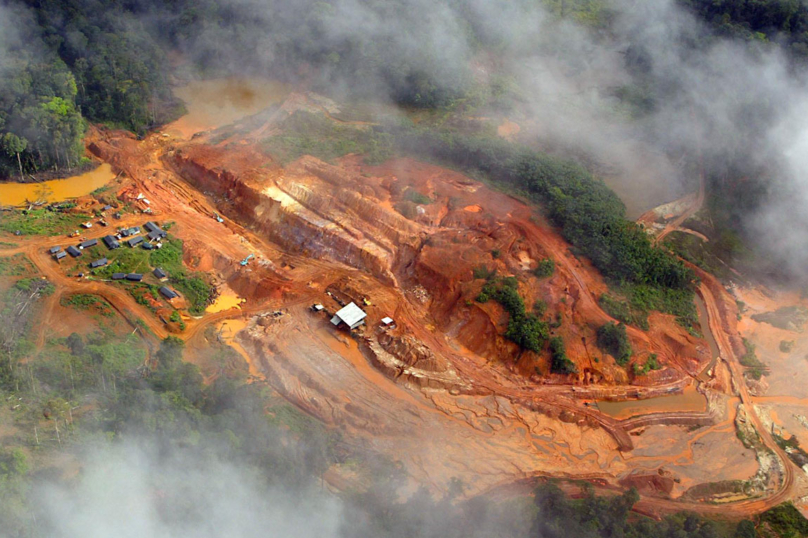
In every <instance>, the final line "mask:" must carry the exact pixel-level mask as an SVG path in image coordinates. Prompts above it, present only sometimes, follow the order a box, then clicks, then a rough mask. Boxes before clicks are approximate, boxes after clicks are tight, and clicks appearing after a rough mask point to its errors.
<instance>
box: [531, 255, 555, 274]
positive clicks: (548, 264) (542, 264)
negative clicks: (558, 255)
mask: <svg viewBox="0 0 808 538" xmlns="http://www.w3.org/2000/svg"><path fill="white" fill-rule="evenodd" d="M553 273H555V261H553V259H552V258H543V259H541V260H539V264H538V265H537V266H536V268H535V269H534V270H533V274H534V275H536V276H537V277H538V278H549V277H551V276H553Z"/></svg>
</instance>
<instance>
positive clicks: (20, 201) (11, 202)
mask: <svg viewBox="0 0 808 538" xmlns="http://www.w3.org/2000/svg"><path fill="white" fill-rule="evenodd" d="M114 178H115V173H114V172H113V171H112V167H111V166H110V165H109V164H107V163H104V164H102V165H101V166H99V167H98V168H96V169H95V170H92V171H90V172H85V173H84V174H81V175H78V176H73V177H69V178H65V179H52V180H50V181H42V182H40V183H0V206H20V205H24V204H26V203H27V202H37V201H45V202H63V201H65V200H69V199H71V198H79V197H81V196H86V195H88V194H90V193H91V192H93V191H94V190H96V189H98V188H100V187H103V186H104V185H106V184H107V183H109V182H110V181H112V180H113V179H114Z"/></svg>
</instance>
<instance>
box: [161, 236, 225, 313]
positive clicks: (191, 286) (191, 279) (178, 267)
mask: <svg viewBox="0 0 808 538" xmlns="http://www.w3.org/2000/svg"><path fill="white" fill-rule="evenodd" d="M182 249H183V243H182V240H180V239H177V238H175V237H172V236H169V241H167V242H163V248H161V249H158V250H153V251H151V255H150V257H149V261H150V263H151V265H152V267H160V268H162V269H163V270H165V271H166V272H167V273H168V281H169V283H170V284H171V285H172V286H174V287H175V288H176V289H177V290H178V291H179V292H180V293H182V295H183V296H184V297H185V299H186V300H187V301H188V312H190V313H191V314H194V315H199V314H202V313H203V312H204V311H205V308H207V306H208V304H210V300H211V296H212V293H213V286H211V285H210V284H208V281H207V280H206V278H205V274H204V273H189V272H188V271H186V269H185V266H184V265H183V264H182Z"/></svg>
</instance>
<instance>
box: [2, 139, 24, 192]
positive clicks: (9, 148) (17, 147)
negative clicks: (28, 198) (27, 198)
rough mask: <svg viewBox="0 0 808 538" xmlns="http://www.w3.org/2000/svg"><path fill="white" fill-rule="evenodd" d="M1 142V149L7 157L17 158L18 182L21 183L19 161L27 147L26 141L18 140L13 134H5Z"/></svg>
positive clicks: (20, 164)
mask: <svg viewBox="0 0 808 538" xmlns="http://www.w3.org/2000/svg"><path fill="white" fill-rule="evenodd" d="M2 142H3V148H4V149H5V150H6V153H8V155H9V156H11V155H16V156H17V165H18V166H19V167H20V181H22V179H23V176H22V160H21V159H20V154H21V153H22V152H23V151H25V149H26V148H27V147H28V140H26V139H25V138H20V137H19V136H17V135H15V134H14V133H6V134H4V135H3V140H2Z"/></svg>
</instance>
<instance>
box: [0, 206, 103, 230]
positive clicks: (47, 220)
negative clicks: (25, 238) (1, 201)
mask: <svg viewBox="0 0 808 538" xmlns="http://www.w3.org/2000/svg"><path fill="white" fill-rule="evenodd" d="M90 218H91V217H90V216H89V215H82V214H76V213H61V212H59V211H49V210H47V209H33V210H31V211H10V212H8V211H7V212H5V213H3V218H1V219H0V230H2V231H4V232H8V233H15V232H17V231H19V232H20V233H21V234H22V235H62V234H66V233H68V232H72V231H73V230H75V229H77V228H78V227H79V225H80V224H81V223H82V222H86V221H88V220H90Z"/></svg>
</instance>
